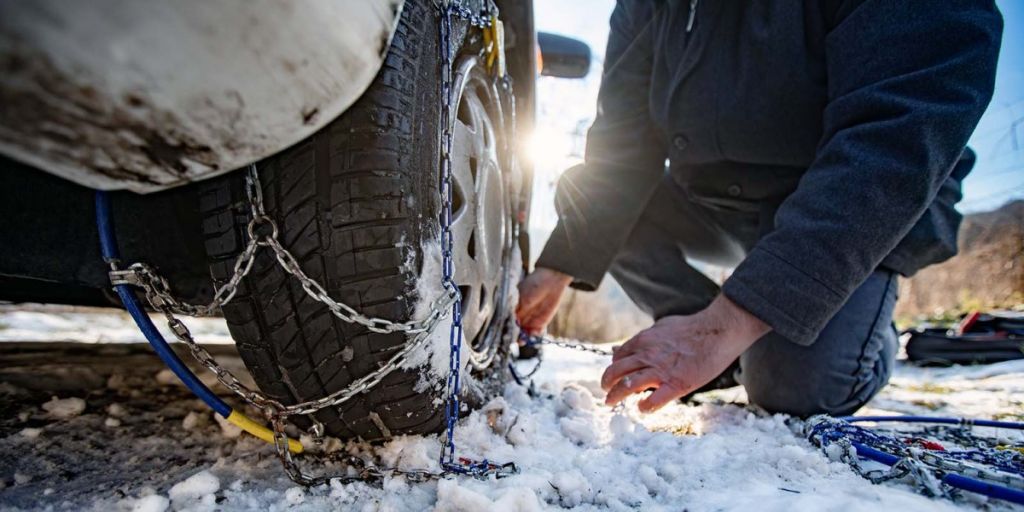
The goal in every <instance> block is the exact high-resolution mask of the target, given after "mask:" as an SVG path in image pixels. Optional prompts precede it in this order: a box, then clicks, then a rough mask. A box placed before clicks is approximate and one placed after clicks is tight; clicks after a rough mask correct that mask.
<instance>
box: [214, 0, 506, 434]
mask: <svg viewBox="0 0 1024 512" xmlns="http://www.w3.org/2000/svg"><path fill="white" fill-rule="evenodd" d="M436 19H437V13H436V8H435V7H434V6H433V3H432V2H431V1H430V0H410V1H407V2H405V6H404V10H403V13H402V15H401V19H400V21H399V24H398V26H397V30H396V32H395V34H394V36H393V40H392V42H391V45H390V49H389V51H388V54H387V57H386V59H385V61H384V64H383V67H382V68H381V70H380V72H379V73H378V75H377V77H376V78H375V80H374V81H373V83H372V85H370V87H369V88H368V90H367V91H366V92H365V93H364V95H363V96H362V97H361V98H360V99H359V100H358V101H357V102H356V103H355V104H354V105H353V106H352V107H351V108H350V109H349V110H347V111H346V112H345V113H344V114H342V115H341V116H340V117H338V118H337V119H335V120H333V121H332V122H330V123H329V124H327V125H326V126H325V127H324V128H323V129H321V130H320V131H318V132H317V133H315V134H314V135H312V136H311V137H309V138H308V139H306V140H304V141H302V142H300V143H298V144H296V145H295V146H293V147H291V148H288V149H286V150H285V151H283V152H281V153H279V154H277V155H274V156H272V157H269V158H267V159H265V160H263V161H261V162H258V163H257V168H258V172H259V176H260V181H261V185H262V190H263V196H264V202H265V205H266V210H267V214H268V215H269V216H270V217H271V218H272V219H274V220H275V222H276V223H277V225H278V227H279V229H280V235H279V240H280V241H281V243H282V245H283V246H284V247H285V248H286V249H287V250H288V251H289V252H291V253H292V254H293V255H294V257H295V259H296V260H297V261H298V262H299V265H300V267H301V268H302V270H303V271H304V272H305V273H306V274H307V275H309V276H310V277H311V278H313V279H314V280H316V281H317V282H319V283H320V284H321V285H323V287H324V288H325V289H326V290H327V292H328V294H329V295H330V296H331V297H332V298H333V299H334V300H336V301H339V302H344V303H346V304H348V305H350V306H351V307H353V308H354V309H355V310H356V311H359V312H360V313H362V314H364V315H366V316H371V317H381V318H386V319H390V320H393V321H405V320H408V319H411V318H416V317H417V315H420V316H422V315H423V314H424V311H423V306H422V304H424V303H425V302H426V300H427V299H426V297H423V296H422V295H424V289H425V288H424V287H425V286H427V287H428V288H430V289H433V290H435V291H437V290H440V289H441V276H440V269H439V268H435V267H436V265H434V266H433V267H431V264H432V262H435V263H436V259H437V258H439V245H438V240H439V233H440V213H441V202H440V192H439V187H440V180H439V147H440V134H441V123H442V117H441V115H440V113H439V107H440V105H441V103H440V100H439V83H440V82H439V81H440V58H439V51H438V43H439V41H438V39H439V36H438V29H437V24H436V23H435V22H434V21H433V20H436ZM478 32H479V31H478V30H468V29H467V27H465V26H464V24H462V23H459V22H456V23H455V30H454V34H453V38H454V43H453V46H454V48H460V49H461V50H459V52H458V53H459V55H460V57H462V60H460V62H472V59H473V55H474V54H476V53H478V51H477V50H476V49H477V48H480V47H481V43H480V42H479V36H478ZM466 59H470V60H469V61H467V60H466ZM468 68H469V74H471V75H472V79H473V80H468V79H467V80H466V81H465V83H469V84H470V85H467V87H469V86H472V84H473V83H476V84H477V86H479V87H485V88H486V86H485V85H481V84H485V83H486V82H485V81H481V80H484V79H483V78H481V73H482V72H483V71H482V69H481V67H480V66H473V65H470V66H468ZM463 69H466V66H463ZM463 78H467V77H466V76H464V77H463ZM494 84H495V86H494V89H493V90H494V91H498V90H499V89H500V87H497V82H496V81H495V82H494ZM474 94H478V96H479V93H474ZM502 97H503V95H502V94H499V95H498V96H495V97H493V98H490V97H489V96H488V99H487V100H479V98H478V100H479V101H476V103H477V104H484V103H488V102H489V103H491V104H487V105H484V111H485V113H487V112H489V114H487V115H488V116H490V117H489V119H485V120H484V121H485V122H484V123H483V124H484V125H487V126H481V127H479V128H480V130H479V131H481V132H484V133H485V134H486V131H487V130H485V129H484V128H487V129H489V130H490V139H491V140H490V141H489V144H490V145H491V146H492V149H494V152H495V154H496V155H497V156H496V159H495V162H496V165H497V166H498V169H497V174H496V176H498V177H499V178H500V181H502V185H503V188H501V190H500V193H495V192H494V191H493V190H490V189H488V191H486V192H485V193H477V192H479V190H476V188H479V187H480V185H478V184H473V185H469V186H468V188H467V185H466V184H465V183H463V184H462V185H460V186H459V187H456V195H457V197H456V201H455V203H456V204H455V205H454V210H455V218H456V219H462V217H460V215H465V214H466V213H465V212H466V211H469V210H473V212H475V213H477V214H479V215H480V217H479V218H478V222H482V221H480V220H479V219H484V218H485V217H484V216H483V215H484V213H486V215H487V217H486V218H487V219H493V218H495V216H499V217H500V219H501V220H500V223H501V225H502V228H501V234H500V238H501V242H500V245H501V247H502V249H501V251H499V252H500V254H497V253H496V252H495V251H494V250H490V251H489V252H488V251H486V250H481V251H476V250H473V249H467V250H464V251H462V252H463V253H465V252H466V251H468V252H473V253H475V254H474V256H476V255H478V254H480V253H481V252H482V253H483V254H484V256H487V260H488V261H487V262H479V265H478V266H479V267H480V268H483V267H484V266H487V265H490V266H489V267H488V268H489V269H490V272H492V273H494V272H495V270H494V268H495V266H497V268H498V270H497V272H498V273H500V276H501V281H502V285H501V286H500V287H499V286H491V287H490V288H493V289H489V290H483V291H480V292H479V293H477V294H476V295H473V293H472V292H473V287H472V286H469V285H468V286H466V287H461V286H460V288H463V294H464V295H465V296H466V297H465V298H464V302H467V303H468V302H471V301H476V302H475V304H477V305H481V308H482V305H483V304H484V303H485V302H486V301H485V299H484V298H482V297H483V296H486V295H488V294H490V299H487V300H491V301H492V303H493V304H492V306H493V307H491V309H490V311H491V313H490V317H488V318H487V319H486V321H483V320H480V319H478V321H477V323H478V324H480V325H479V326H477V327H479V328H478V329H477V332H476V333H467V341H466V343H465V344H466V345H473V344H474V343H476V342H477V341H478V340H479V339H487V340H489V341H488V343H489V344H487V345H481V346H482V347H485V348H486V349H487V351H488V352H486V353H484V352H481V354H484V355H485V356H487V357H479V358H476V360H478V361H479V360H483V361H484V363H485V364H476V365H474V364H467V366H466V372H467V373H469V374H471V375H470V377H469V378H468V385H464V396H463V399H464V402H465V403H468V404H470V406H472V405H478V404H480V403H482V401H483V400H485V399H486V398H487V397H488V396H489V395H490V394H493V393H494V391H495V390H496V389H498V387H499V386H500V385H501V383H503V382H504V380H505V378H506V376H507V375H506V372H507V370H506V369H505V365H506V364H507V363H506V362H505V361H507V357H508V352H507V349H508V344H509V342H510V340H511V336H512V324H511V320H510V314H509V311H510V309H511V308H510V307H509V300H510V295H511V294H512V293H514V286H510V285H509V283H510V282H512V280H513V279H515V277H514V276H512V275H511V274H512V273H513V272H515V271H516V269H518V268H520V267H521V261H517V258H518V252H517V250H516V249H515V247H514V246H515V244H514V243H513V240H514V239H515V238H514V237H515V235H514V233H515V226H514V222H515V220H514V216H513V215H512V212H513V211H518V210H517V209H515V208H517V206H516V205H513V204H512V203H513V201H514V199H513V198H515V197H519V194H518V190H512V189H513V188H515V187H516V186H517V184H518V183H521V181H522V180H521V179H519V178H518V176H517V175H515V174H514V173H512V172H511V171H510V169H514V168H515V165H514V162H513V160H512V157H511V156H510V155H511V154H512V151H510V150H509V149H510V147H511V146H510V141H509V137H510V135H509V133H508V132H507V131H506V128H507V127H508V126H509V125H510V121H509V120H508V119H506V118H505V116H502V115H501V112H502V111H503V108H504V111H505V112H507V111H509V110H508V108H507V106H503V105H502V104H501V103H502V101H503V100H502V99H501V98H502ZM469 103H472V102H467V104H469ZM478 106H479V105H478ZM467 108H469V107H465V108H464V107H460V108H459V114H458V116H459V118H460V119H461V116H463V114H462V112H463V111H465V110H466V109H467ZM478 110H479V109H478ZM470 114H472V112H470ZM475 115H477V116H479V115H480V112H477V113H476V114H475ZM477 121H480V120H479V119H477ZM458 122H462V121H458ZM466 126H468V125H466ZM463 128H465V127H463ZM466 131H467V130H466V129H462V131H461V134H462V135H463V138H465V137H464V135H465V132H466ZM477 135H478V137H479V135H480V134H477ZM460 140H461V139H460ZM474 140H475V139H474ZM463 156H465V155H463ZM467 164H468V165H472V166H477V167H479V166H480V160H479V159H475V158H473V157H470V158H469V159H468V161H467V159H466V158H462V159H461V160H460V161H459V162H453V167H458V168H459V169H462V174H461V175H462V176H466V175H467V174H466V172H465V169H463V167H465V166H466V165H467ZM489 172H490V174H488V176H492V177H494V176H495V173H494V169H490V171H489ZM481 173H483V171H481V170H480V169H476V168H474V169H472V172H471V173H470V174H472V176H471V177H472V180H476V179H477V177H478V176H479V175H481ZM456 181H458V180H456ZM488 186H490V187H494V186H496V185H494V184H490V185H488ZM496 198H497V202H500V203H501V205H500V207H499V206H497V205H495V204H494V203H495V201H496ZM200 210H201V213H202V215H203V218H204V223H203V232H204V236H205V245H206V251H207V254H208V257H209V260H210V270H211V274H212V276H213V278H214V280H215V281H216V282H217V283H218V284H220V283H224V282H226V280H227V278H228V277H229V276H230V274H231V272H232V266H233V264H234V261H235V259H236V258H237V256H238V254H239V253H240V252H241V251H242V249H243V248H244V247H245V244H246V243H247V242H248V235H247V232H246V226H247V223H248V222H249V219H250V212H249V208H248V205H247V202H246V195H245V173H244V172H233V173H229V174H227V175H225V176H222V177H220V178H216V179H213V180H210V181H208V182H206V183H204V184H202V187H201V189H200ZM492 223H493V222H492ZM492 231H493V230H492ZM467 233H468V235H469V237H470V238H471V239H472V240H471V241H468V242H467V241H466V238H465V236H461V235H466V234H467ZM492 235H493V234H492ZM456 237H457V242H456V243H462V244H464V245H465V246H466V247H476V245H474V244H477V245H478V244H479V243H480V233H478V232H476V231H472V230H469V231H466V229H463V228H460V230H456ZM460 238H461V239H460ZM488 240H489V241H490V242H489V243H491V246H492V247H491V248H492V249H493V247H497V246H498V242H494V241H493V236H492V238H489V239H488ZM467 244H468V245H467ZM432 258H433V259H432ZM463 259H465V258H463ZM456 263H457V265H458V264H460V263H461V264H463V265H464V266H466V262H465V261H463V262H459V261H457V262H456ZM468 267H473V265H471V264H470V265H468V266H467V268H468ZM477 274H480V275H482V274H483V271H479V272H477ZM456 281H457V282H458V281H459V279H458V274H457V279H456ZM460 284H461V283H460ZM513 284H514V283H513ZM482 288H484V287H483V285H481V289H482ZM438 293H439V292H438ZM222 311H223V314H224V317H225V318H226V320H227V324H228V328H229V330H230V332H231V335H232V337H233V338H234V339H235V342H236V346H237V348H238V351H239V353H240V355H241V358H242V360H243V362H244V363H245V365H246V367H247V368H248V369H249V371H250V372H251V373H252V376H253V378H254V380H255V382H256V384H257V385H258V387H259V388H260V389H261V390H262V391H263V392H264V393H266V394H267V395H269V396H270V397H272V398H274V399H276V400H278V401H280V402H282V403H284V404H294V403H298V402H303V401H308V400H312V399H317V398H321V397H324V396H326V395H328V394H330V393H332V392H336V391H338V390H340V389H343V388H345V387H346V386H348V385H349V384H350V383H351V382H353V381H354V380H356V379H358V378H360V377H363V376H365V375H367V374H370V373H372V372H374V371H376V370H378V368H380V366H381V365H382V364H383V363H384V362H385V361H387V360H388V359H389V358H390V357H391V356H392V355H393V354H394V353H395V352H396V351H398V350H400V349H401V348H403V347H404V346H405V345H406V344H407V343H409V342H410V341H411V339H412V336H410V335H405V334H402V333H397V332H396V333H387V334H381V333H375V332H370V331H368V330H367V329H366V328H365V327H363V326H361V325H357V324H351V323H346V322H344V321H342V320H341V319H339V318H337V317H335V316H334V315H333V314H332V313H331V311H330V310H329V309H328V308H327V307H326V306H325V305H324V304H322V303H320V302H318V301H316V300H314V299H313V298H311V297H310V296H309V295H308V294H307V293H306V292H305V291H304V290H303V288H302V286H301V284H300V282H299V281H298V280H297V279H296V278H295V277H294V276H291V275H289V274H288V273H286V272H285V271H284V270H283V268H282V267H281V266H280V265H279V264H278V262H277V260H276V259H275V258H274V257H273V254H272V253H271V252H270V251H269V250H261V251H260V252H259V253H258V254H257V257H256V259H255V262H254V266H253V269H252V271H251V272H250V273H249V275H248V276H246V278H245V279H243V280H242V282H241V285H240V287H239V291H238V293H237V295H236V296H235V297H234V298H233V299H232V300H231V301H230V302H229V303H228V304H226V305H224V306H223V307H222ZM447 325H448V324H447V323H445V322H442V323H441V324H439V325H438V326H437V328H436V329H435V332H434V333H433V334H432V336H431V339H430V340H428V342H427V345H426V348H425V349H424V350H425V351H426V353H425V354H414V356H413V357H414V358H416V360H417V361H420V362H421V364H420V365H419V366H417V367H403V368H402V369H399V370H396V371H394V372H392V373H390V374H389V375H387V377H385V378H384V379H383V381H381V382H380V383H379V384H378V385H376V386H375V387H373V388H372V389H370V390H368V391H366V392H364V393H361V394H359V395H356V396H355V397H354V398H352V399H351V400H349V401H347V402H345V403H344V404H340V405H338V406H334V407H328V408H325V409H322V410H320V411H319V412H317V413H315V414H314V415H313V416H314V418H315V421H317V422H319V423H320V424H322V425H323V427H324V429H325V431H326V432H327V433H328V434H330V435H333V436H336V437H340V438H343V439H362V440H366V441H374V440H381V439H387V438H389V437H391V436H395V435H400V434H423V433H431V432H438V431H440V430H442V429H443V427H444V398H445V397H444V389H445V376H446V375H447V373H448V369H447V365H448V341H447V340H448V332H447V331H448V330H447V327H446V326H447ZM480 336H483V338H480ZM469 338H473V339H472V340H470V339H469ZM473 346H476V345H473ZM481 350H482V349H481ZM442 352H443V353H442ZM474 354H475V352H474ZM465 359H466V358H464V360H465ZM468 359H470V360H471V361H472V360H474V358H472V357H471V358H468ZM406 366H408V365H406ZM464 375H465V374H464ZM296 422H297V423H298V424H299V425H300V426H302V427H306V426H308V425H309V424H310V420H309V419H308V418H296Z"/></svg>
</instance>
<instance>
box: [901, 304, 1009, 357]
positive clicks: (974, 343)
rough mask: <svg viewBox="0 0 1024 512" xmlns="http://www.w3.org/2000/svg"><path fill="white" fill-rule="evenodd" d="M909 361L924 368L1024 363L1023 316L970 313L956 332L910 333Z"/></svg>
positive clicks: (925, 329) (921, 329)
mask: <svg viewBox="0 0 1024 512" xmlns="http://www.w3.org/2000/svg"><path fill="white" fill-rule="evenodd" d="M906 333H909V335H910V339H909V340H908V341H907V359H908V360H910V361H913V362H916V363H919V364H923V365H938V366H949V365H953V364H987V363H998V362H1001V361H1010V360H1013V359H1024V313H1015V312H1011V311H990V312H986V313H981V312H977V311H975V312H973V313H969V314H967V315H966V316H964V318H963V319H962V320H961V321H960V324H959V325H958V326H957V327H956V328H955V329H945V328H935V327H928V326H921V327H918V328H916V329H912V330H908V331H906Z"/></svg>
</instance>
